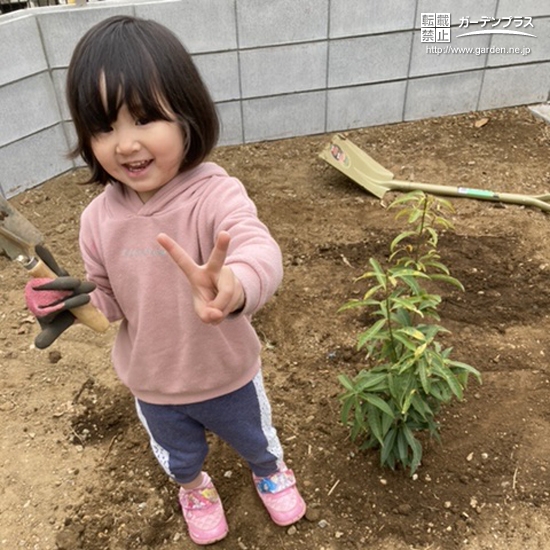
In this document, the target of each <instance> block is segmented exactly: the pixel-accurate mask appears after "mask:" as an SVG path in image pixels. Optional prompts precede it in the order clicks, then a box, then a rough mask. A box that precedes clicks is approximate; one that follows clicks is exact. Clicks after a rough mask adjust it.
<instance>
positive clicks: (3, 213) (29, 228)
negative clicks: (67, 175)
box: [0, 195, 109, 332]
mask: <svg viewBox="0 0 550 550" xmlns="http://www.w3.org/2000/svg"><path fill="white" fill-rule="evenodd" d="M42 243H43V237H42V235H41V234H40V232H39V231H38V229H37V228H36V227H34V225H32V224H31V222H29V220H27V219H26V218H25V217H24V216H23V215H22V214H20V213H19V212H18V211H17V210H15V208H14V207H13V206H11V205H10V203H9V202H8V201H7V200H6V199H5V198H4V197H2V195H0V252H4V253H5V254H6V255H7V256H8V257H9V258H10V259H12V260H16V261H18V262H20V263H21V264H22V265H23V267H25V269H26V270H27V271H28V272H29V274H30V275H31V276H32V277H49V278H52V279H55V278H56V277H57V275H56V274H55V273H54V272H53V271H52V270H51V269H50V268H49V267H48V266H47V265H46V264H45V263H44V262H43V261H42V260H41V259H40V257H39V256H38V255H37V254H36V251H35V248H36V246H38V245H42ZM71 313H72V314H73V315H74V316H75V317H76V318H77V319H78V320H79V321H80V322H81V323H83V324H85V325H86V326H88V327H90V328H91V329H93V330H95V331H97V332H105V331H106V330H107V329H108V328H109V321H108V320H107V318H106V317H105V316H104V315H103V313H101V311H99V310H98V309H97V308H95V307H94V306H93V305H92V304H90V303H88V304H86V305H83V306H79V307H76V308H74V309H71Z"/></svg>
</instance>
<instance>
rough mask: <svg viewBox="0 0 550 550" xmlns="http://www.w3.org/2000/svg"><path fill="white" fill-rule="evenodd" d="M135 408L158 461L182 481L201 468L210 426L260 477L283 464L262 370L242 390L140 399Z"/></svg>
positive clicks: (197, 472) (173, 476)
mask: <svg viewBox="0 0 550 550" xmlns="http://www.w3.org/2000/svg"><path fill="white" fill-rule="evenodd" d="M136 408H137V412H138V416H139V418H140V420H141V422H142V424H143V425H144V426H145V429H146V430H147V432H148V433H149V437H150V439H151V448H152V449H153V452H154V454H155V456H156V458H157V460H158V461H159V463H160V465H161V466H162V467H163V468H164V470H165V472H166V473H167V474H168V475H169V476H170V477H171V478H172V479H174V480H175V481H177V482H178V483H189V482H191V481H193V480H194V479H195V478H196V477H197V476H198V475H199V473H200V472H201V471H202V466H203V463H204V460H205V458H206V455H207V453H208V443H207V441H206V430H208V431H210V432H212V433H214V434H216V435H217V436H219V437H220V438H221V439H223V440H224V441H226V442H227V443H228V444H229V445H231V447H233V449H235V450H236V451H237V452H238V453H239V454H240V455H241V456H242V457H243V458H244V459H245V460H246V461H247V462H248V465H249V466H250V468H251V470H252V472H253V473H254V474H255V475H256V476H258V477H265V476H268V475H271V474H273V473H275V472H276V471H277V470H278V469H279V467H280V466H281V465H282V462H283V449H282V447H281V444H280V442H279V438H278V436H277V431H276V430H275V428H274V427H273V424H272V422H271V406H270V404H269V401H268V399H267V395H266V393H265V389H264V385H263V380H262V374H261V372H259V373H258V374H257V375H256V377H255V378H254V379H253V380H252V381H251V382H249V383H248V384H246V386H244V387H242V388H241V389H239V390H237V391H234V392H232V393H229V394H227V395H223V396H221V397H216V398H214V399H209V400H208V401H202V402H200V403H191V404H188V405H153V404H151V403H145V402H143V401H140V400H139V399H136Z"/></svg>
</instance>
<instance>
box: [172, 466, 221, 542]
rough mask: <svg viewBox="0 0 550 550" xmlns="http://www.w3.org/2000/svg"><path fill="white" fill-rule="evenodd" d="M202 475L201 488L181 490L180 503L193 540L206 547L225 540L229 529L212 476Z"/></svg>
mask: <svg viewBox="0 0 550 550" xmlns="http://www.w3.org/2000/svg"><path fill="white" fill-rule="evenodd" d="M202 475H203V482H202V484H201V485H200V487H197V488H196V489H190V490H185V489H184V488H183V487H182V488H181V489H180V493H179V501H180V504H181V509H182V512H183V517H184V518H185V521H186V522H187V527H188V529H189V536H190V537H191V540H192V541H193V542H194V543H195V544H200V545H206V544H212V543H214V542H217V541H219V540H222V539H223V538H225V536H226V535H227V532H228V527H227V521H226V519H225V513H224V511H223V506H222V503H221V500H220V496H219V495H218V491H216V488H215V487H214V484H213V483H212V480H211V479H210V476H209V475H208V474H207V473H205V472H203V474H202Z"/></svg>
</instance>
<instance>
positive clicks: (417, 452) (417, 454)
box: [403, 425, 422, 475]
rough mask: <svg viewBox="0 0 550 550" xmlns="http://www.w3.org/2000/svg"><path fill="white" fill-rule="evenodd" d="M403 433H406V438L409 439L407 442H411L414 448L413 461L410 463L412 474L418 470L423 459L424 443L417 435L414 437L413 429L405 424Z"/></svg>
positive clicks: (411, 446) (410, 445)
mask: <svg viewBox="0 0 550 550" xmlns="http://www.w3.org/2000/svg"><path fill="white" fill-rule="evenodd" d="M403 433H404V434H405V439H406V440H407V443H408V444H409V447H410V448H411V449H412V454H413V456H412V461H411V464H410V469H411V475H413V474H414V472H416V470H417V468H418V466H420V462H421V461H422V445H421V443H420V441H418V439H416V437H414V435H413V433H412V431H411V430H410V428H409V427H408V426H407V425H405V426H403Z"/></svg>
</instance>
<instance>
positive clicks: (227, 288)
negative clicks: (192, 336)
mask: <svg viewBox="0 0 550 550" xmlns="http://www.w3.org/2000/svg"><path fill="white" fill-rule="evenodd" d="M230 240H231V237H230V236H229V233H227V232H226V231H222V232H220V234H219V235H218V238H217V239H216V243H215V245H214V249H213V250H212V253H211V254H210V257H209V258H208V261H207V262H206V263H205V264H204V265H197V264H196V263H195V261H194V260H193V259H192V258H191V256H189V254H187V252H186V251H185V250H184V249H183V248H182V247H181V246H180V245H179V244H178V243H177V242H176V241H174V240H173V239H172V238H170V237H169V236H168V235H166V234H164V233H161V234H160V235H158V237H157V241H158V243H159V244H160V245H161V246H162V247H163V248H164V249H165V250H166V252H168V254H170V256H171V257H172V259H173V260H174V262H176V264H177V265H178V266H179V268H180V269H181V270H182V271H183V273H184V275H185V276H186V277H187V279H188V281H189V283H190V285H191V290H192V293H193V302H194V306H195V311H196V313H197V315H198V316H199V318H200V319H201V321H203V322H204V323H208V324H212V325H217V324H218V323H221V322H222V321H223V320H224V319H225V318H226V317H227V316H228V315H229V314H230V313H232V312H233V311H237V310H239V309H241V308H242V307H243V305H244V299H245V298H244V290H243V287H242V285H241V283H240V281H239V280H238V279H237V277H235V275H234V273H233V271H232V270H231V268H230V267H229V266H226V265H225V259H226V257H227V250H228V248H229V242H230Z"/></svg>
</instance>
